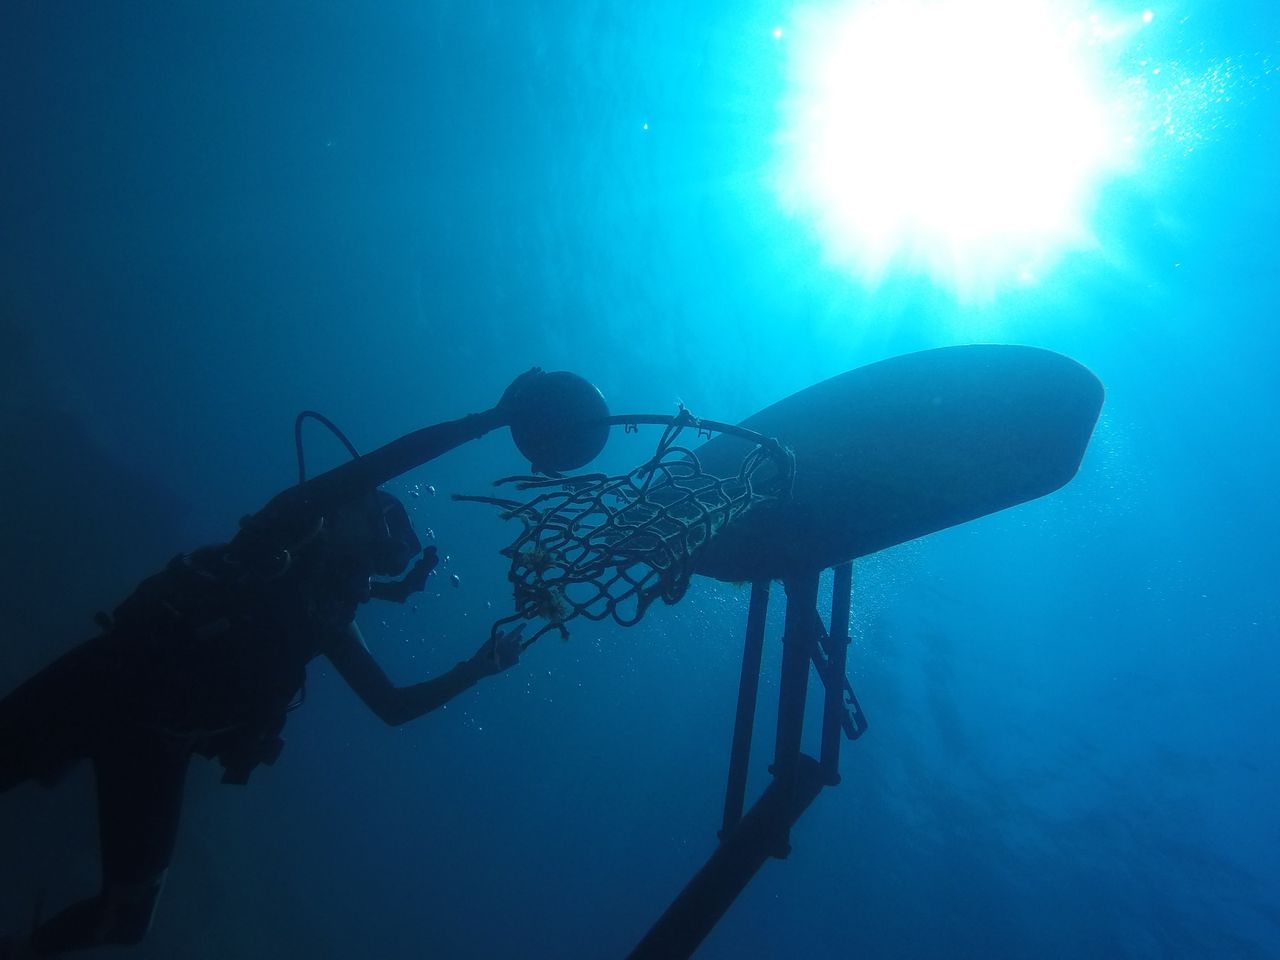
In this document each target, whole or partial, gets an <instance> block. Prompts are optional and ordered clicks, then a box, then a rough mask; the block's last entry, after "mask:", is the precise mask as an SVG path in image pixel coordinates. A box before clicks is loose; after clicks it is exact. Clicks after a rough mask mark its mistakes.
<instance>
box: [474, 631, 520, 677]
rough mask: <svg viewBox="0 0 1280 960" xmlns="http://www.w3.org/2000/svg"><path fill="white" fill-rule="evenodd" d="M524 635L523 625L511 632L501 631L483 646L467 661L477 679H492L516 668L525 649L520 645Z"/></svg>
mask: <svg viewBox="0 0 1280 960" xmlns="http://www.w3.org/2000/svg"><path fill="white" fill-rule="evenodd" d="M523 633H524V624H523V623H522V624H520V625H518V626H516V627H514V628H512V629H510V630H505V631H503V630H499V631H498V632H497V633H496V634H495V635H494V636H492V637H490V638H489V639H488V640H486V641H485V642H484V643H483V644H481V646H480V649H479V650H477V651H476V652H475V655H474V656H472V658H471V659H470V660H468V661H467V663H468V664H469V665H470V666H471V669H472V670H474V671H475V674H476V678H477V679H480V678H482V677H491V676H493V675H494V674H495V673H501V672H502V671H503V670H506V669H507V668H508V667H513V666H515V665H516V663H517V661H519V659H520V652H521V651H522V650H523V649H524V648H523V647H522V646H521V644H520V641H521V634H523Z"/></svg>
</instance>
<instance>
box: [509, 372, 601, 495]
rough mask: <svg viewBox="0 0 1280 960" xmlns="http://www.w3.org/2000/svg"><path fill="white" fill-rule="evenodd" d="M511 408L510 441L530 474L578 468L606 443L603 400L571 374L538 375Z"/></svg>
mask: <svg viewBox="0 0 1280 960" xmlns="http://www.w3.org/2000/svg"><path fill="white" fill-rule="evenodd" d="M514 407H515V412H514V413H513V414H512V418H511V438H512V439H513V440H515V442H516V446H517V447H519V448H520V452H521V453H523V454H524V455H525V456H526V457H528V458H529V462H530V464H532V465H533V469H535V470H540V471H543V472H554V473H563V472H564V471H566V470H577V469H578V468H579V467H582V466H585V465H586V464H588V463H590V462H591V461H592V460H594V459H595V458H596V457H597V456H599V454H600V451H601V450H603V449H604V445H605V441H607V440H608V439H609V424H608V423H607V422H606V419H607V418H608V416H609V407H608V405H607V404H606V403H605V402H604V396H603V395H602V394H601V393H600V391H599V390H597V389H596V388H595V387H594V386H593V385H592V384H591V383H590V382H588V381H587V380H584V379H583V378H582V377H580V376H578V375H577V374H576V373H569V372H568V371H564V370H562V371H558V372H555V373H544V374H542V375H541V376H540V377H537V378H536V379H535V380H533V381H532V382H531V383H529V384H528V385H527V386H526V387H524V388H523V389H522V390H521V391H520V393H519V394H518V395H517V396H516V398H515V404H514Z"/></svg>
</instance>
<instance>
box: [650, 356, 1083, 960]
mask: <svg viewBox="0 0 1280 960" xmlns="http://www.w3.org/2000/svg"><path fill="white" fill-rule="evenodd" d="M1102 399H1103V389H1102V385H1101V383H1099V382H1098V380H1097V378H1096V377H1094V376H1093V374H1091V373H1090V372H1089V371H1088V370H1086V369H1085V368H1084V367H1082V366H1080V365H1079V364H1077V363H1075V362H1074V361H1072V360H1069V359H1067V358H1066V357H1062V356H1060V355H1058V354H1054V353H1050V352H1048V351H1045V350H1038V349H1034V348H1029V347H1013V346H967V347H950V348H944V349H940V350H929V351H924V352H922V353H915V354H910V355H908V356H904V357H897V358H894V359H891V360H885V361H883V362H881V363H875V364H871V365H870V366H867V367H861V368H859V369H857V370H852V371H850V372H848V373H845V374H842V375H840V376H838V377H834V378H832V379H830V380H827V381H825V382H823V383H820V384H817V385H816V386H813V387H810V388H809V389H807V390H802V391H801V392H799V393H797V394H794V395H793V396H790V397H788V398H786V399H785V400H782V401H780V402H778V403H776V404H774V405H773V406H771V407H768V408H766V409H765V410H762V411H761V412H760V413H758V414H756V415H755V416H753V417H750V418H748V419H747V420H745V421H743V423H742V424H740V427H741V428H745V429H746V430H749V431H751V433H752V434H753V435H763V436H766V437H772V438H775V439H776V440H777V441H778V442H779V443H780V444H781V445H782V446H783V447H785V448H787V449H788V450H789V451H791V453H793V454H794V473H793V474H792V475H785V471H783V470H780V471H779V473H778V475H777V476H776V477H774V478H772V479H773V480H775V481H776V482H777V484H778V486H779V488H781V487H782V486H785V487H787V488H789V489H788V492H787V495H785V496H784V495H776V496H773V497H770V496H769V494H770V493H771V492H773V493H779V492H780V489H779V490H773V491H771V488H770V480H771V477H770V476H769V474H768V471H769V470H770V469H771V468H772V464H773V461H769V462H768V463H766V464H765V465H764V466H763V467H762V468H761V471H760V472H759V473H758V474H757V475H756V476H755V478H754V488H755V490H756V492H757V494H758V495H760V496H761V501H760V502H759V504H758V505H757V506H756V507H755V508H754V509H752V510H750V511H746V512H744V513H743V515H742V516H741V517H740V518H737V519H735V520H734V521H733V522H731V523H728V524H725V525H724V526H723V528H721V529H719V530H717V531H716V533H715V535H714V536H713V537H711V538H710V539H709V540H707V541H706V542H705V543H703V544H701V545H700V547H699V549H698V550H697V551H696V556H695V560H694V569H695V572H697V573H702V574H705V575H707V576H711V577H715V578H717V579H721V580H731V581H742V580H746V581H751V583H752V589H751V602H750V606H749V608H748V612H747V630H746V643H745V648H744V653H743V664H742V675H741V679H740V682H739V690H738V708H737V715H736V718H735V723H734V731H733V740H732V747H731V750H730V756H729V775H728V785H727V788H726V791H725V804H724V817H723V822H722V825H721V829H720V833H719V845H718V846H717V847H716V849H715V850H714V851H713V852H712V854H711V856H710V857H709V858H708V859H707V862H706V863H705V864H704V865H703V867H702V868H701V869H700V870H699V871H698V872H697V873H696V874H695V875H694V877H693V878H692V879H691V880H690V881H689V883H688V884H687V885H686V886H685V888H684V890H682V891H681V892H680V894H679V895H678V896H677V897H676V898H675V900H674V901H672V903H671V905H670V906H669V907H668V908H667V910H666V912H665V913H663V914H662V916H661V917H660V918H659V919H658V921H657V922H656V923H655V924H654V925H653V927H652V928H651V929H650V930H649V932H648V933H647V934H646V935H645V936H644V938H643V939H642V940H641V941H640V943H639V944H638V945H637V946H636V948H635V949H634V950H633V951H632V953H631V955H630V958H631V960H676V958H681V957H689V956H691V955H692V954H693V953H694V951H695V950H697V948H698V946H699V944H701V943H702V941H703V939H704V938H705V937H706V935H707V934H708V933H709V932H710V931H711V929H712V927H714V926H715V924H716V923H717V922H718V921H719V919H720V918H721V917H722V916H723V915H724V913H725V911H726V910H728V908H729V907H730V905H732V903H733V901H734V900H735V899H736V897H737V896H738V894H739V893H741V892H742V890H743V889H744V888H745V887H746V885H747V884H748V883H749V882H750V880H751V878H752V877H753V876H755V874H756V872H757V871H758V870H759V869H760V867H761V866H763V865H764V863H765V861H766V860H768V859H769V858H770V857H777V858H783V857H786V856H787V855H788V854H789V853H790V850H791V847H790V832H791V827H792V826H793V825H794V824H795V822H796V821H797V820H798V819H799V817H800V816H801V814H803V813H804V811H805V810H806V809H808V807H809V805H810V804H811V803H812V802H813V801H814V799H815V798H816V797H817V795H818V793H820V792H821V790H822V788H823V787H825V786H832V785H834V784H836V783H838V782H839V780H840V776H839V751H840V740H841V737H842V736H843V737H845V738H847V739H856V738H857V737H858V736H860V735H861V734H862V733H863V732H864V731H865V730H866V727H867V724H866V720H865V718H864V717H863V715H862V710H861V708H860V707H859V705H858V701H857V698H856V697H855V695H854V693H853V688H852V687H851V686H850V684H849V681H848V680H847V678H846V675H845V661H846V653H847V649H848V645H849V623H850V613H851V595H852V585H853V565H852V561H853V560H854V559H855V558H857V557H861V556H866V555H867V554H870V553H874V552H876V551H878V550H883V549H885V548H886V547H890V546H893V545H894V544H898V543H903V542H905V541H908V540H912V539H915V538H916V537H920V536H924V535H925V534H928V533H932V532H934V531H937V530H942V529H944V528H946V527H949V526H954V525H955V524H958V523H963V522H965V521H967V520H972V519H975V518H977V517H981V516H984V515H986V514H989V513H994V512H995V511H998V510H1002V509H1005V508H1006V507H1011V506H1014V505H1015V504H1019V503H1023V502H1025V501H1027V500H1032V499H1034V498H1036V497H1041V496H1044V495H1045V494H1048V493H1051V492H1052V491H1054V490H1056V489H1058V488H1059V487H1061V486H1062V485H1063V484H1065V483H1066V482H1067V481H1069V480H1070V479H1071V478H1072V477H1073V476H1074V475H1075V473H1076V471H1077V470H1078V468H1079V465H1080V462H1081V459H1082V457H1083V456H1084V452H1085V448H1086V446H1087V445H1088V442H1089V438H1090V436H1091V434H1092V432H1093V427H1094V424H1095V423H1096V421H1097V417H1098V413H1099V411H1100V410H1101V406H1102ZM741 437H742V435H741V434H736V435H735V434H729V433H726V434H723V435H721V436H718V437H715V438H714V439H712V440H710V441H709V442H708V443H706V444H704V445H703V446H701V447H699V448H698V449H697V450H695V451H694V454H695V455H696V458H697V461H698V463H699V465H700V469H701V470H703V471H705V472H707V473H710V474H713V475H716V476H720V477H727V476H732V475H733V474H734V472H735V471H736V470H737V469H738V467H739V465H740V464H741V462H742V459H743V456H744V452H749V451H750V450H751V449H752V443H753V442H756V441H752V440H750V439H747V440H744V439H742V438H741ZM827 567H833V568H834V576H833V585H832V604H831V610H832V613H831V623H830V628H829V629H828V628H827V627H826V626H825V625H824V624H823V622H822V618H821V616H820V614H819V613H818V608H817V599H818V589H819V576H820V573H821V571H822V570H823V569H825V568H827ZM772 580H781V581H782V583H783V586H784V588H785V593H786V605H787V606H786V620H785V627H784V631H783V637H782V643H783V654H782V667H781V680H780V684H779V697H778V721H777V730H776V740H775V746H774V759H773V764H772V766H771V767H770V772H771V773H772V775H773V779H772V781H771V782H770V784H769V786H768V787H767V788H766V789H765V791H764V792H763V794H762V795H761V796H760V798H759V799H758V800H757V801H756V802H755V803H754V804H753V805H752V806H751V807H750V809H749V810H747V811H746V812H745V813H744V812H743V806H744V802H745V793H746V782H747V758H748V756H749V754H750V748H751V740H752V729H753V726H754V720H755V712H756V710H755V708H756V691H757V689H758V686H759V674H760V663H761V651H762V646H763V643H764V633H765V612H766V609H767V606H768V602H769V586H770V581H772ZM810 664H812V665H813V666H814V667H815V668H816V672H817V674H818V678H819V679H820V680H821V681H822V684H823V694H824V708H823V719H822V729H821V737H820V749H819V754H818V758H817V759H814V758H812V757H810V756H808V755H806V754H804V753H802V752H801V743H802V728H803V723H804V710H805V700H806V697H807V690H808V684H809V668H810Z"/></svg>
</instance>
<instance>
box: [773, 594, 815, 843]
mask: <svg viewBox="0 0 1280 960" xmlns="http://www.w3.org/2000/svg"><path fill="white" fill-rule="evenodd" d="M783 586H784V587H786V591H787V619H786V628H785V631H784V633H783V635H782V679H781V681H780V683H779V686H778V738H777V741H776V743H775V746H774V754H773V766H772V767H771V768H770V772H771V773H772V774H773V777H774V780H776V781H777V788H778V789H779V791H781V793H782V797H783V799H782V801H781V805H782V808H783V809H788V810H789V809H790V808H791V806H792V804H791V795H792V793H793V792H794V790H795V781H796V768H797V765H798V764H799V762H800V735H801V733H802V731H803V729H804V701H805V693H806V691H807V689H808V686H809V663H810V661H811V660H812V659H813V644H815V643H816V642H817V637H816V634H815V631H814V622H813V615H814V614H813V611H814V609H815V608H816V606H817V603H818V574H817V572H816V571H815V572H813V573H806V574H804V575H802V576H800V577H796V578H794V579H790V580H785V581H783ZM790 833H791V831H790V824H788V825H787V827H786V828H785V829H784V830H782V831H781V832H780V833H779V836H778V848H777V850H776V851H775V852H774V856H776V857H778V858H783V857H785V856H786V855H787V854H788V853H789V852H790V850H791V838H790Z"/></svg>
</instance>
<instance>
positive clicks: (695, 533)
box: [455, 407, 794, 647]
mask: <svg viewBox="0 0 1280 960" xmlns="http://www.w3.org/2000/svg"><path fill="white" fill-rule="evenodd" d="M645 419H646V420H656V421H658V422H663V423H665V424H666V428H665V429H664V430H663V433H662V437H661V439H660V440H659V441H658V446H657V449H656V450H655V452H654V455H653V456H652V457H651V458H650V459H649V460H648V461H646V462H645V463H643V464H641V465H640V466H638V467H636V468H635V469H634V470H632V471H631V472H630V473H627V474H624V475H622V476H609V475H607V474H603V473H593V474H584V475H581V476H576V477H557V478H546V477H536V476H515V477H506V478H504V479H502V480H498V481H496V482H495V484H494V485H495V486H507V487H510V488H512V489H514V490H518V491H530V492H532V497H531V498H530V499H528V500H525V501H520V500H516V499H510V498H503V497H484V496H458V497H455V499H458V500H467V501H473V502H478V503H488V504H492V505H493V506H496V507H498V508H500V509H501V510H502V513H501V516H502V518H503V519H504V520H511V519H514V520H519V521H520V524H521V532H520V534H519V535H518V536H517V537H516V538H515V540H514V541H513V542H512V544H511V545H510V546H509V547H506V548H504V549H503V550H502V555H503V556H505V557H507V559H508V560H509V561H510V564H511V565H510V568H509V570H508V573H507V576H508V579H509V580H510V581H511V583H512V584H513V585H514V592H515V613H513V614H511V615H510V616H508V617H504V618H502V619H501V620H498V621H497V622H496V623H494V625H493V630H492V633H493V634H494V635H496V634H497V633H498V631H500V630H502V629H503V628H504V627H506V626H508V625H510V624H514V623H516V622H517V621H527V620H534V619H542V620H544V621H546V622H545V624H544V625H543V626H542V627H541V628H540V629H538V630H537V631H536V632H535V633H534V634H533V635H532V636H530V637H528V638H526V639H525V640H524V641H523V646H525V647H527V646H529V644H531V643H533V642H534V641H535V640H537V639H538V638H539V637H541V636H542V635H543V634H545V633H547V632H548V631H551V630H557V631H558V632H559V633H560V636H561V638H562V639H568V636H569V631H568V628H567V626H566V624H567V623H568V622H569V621H570V620H573V619H574V618H576V617H586V618H587V619H588V620H595V621H602V620H607V619H612V620H614V621H615V622H617V623H618V624H620V625H621V626H624V627H629V626H632V625H634V624H636V623H638V622H639V621H640V619H641V618H642V617H643V616H644V614H645V611H646V610H647V609H648V608H649V606H650V605H651V604H652V603H653V602H654V601H655V600H657V599H659V598H661V599H662V601H663V602H664V603H668V604H673V603H675V602H676V601H678V600H679V599H680V598H681V597H683V596H684V594H685V591H686V590H688V588H689V580H690V578H691V577H692V576H693V570H694V565H695V562H696V560H697V557H698V554H699V552H700V551H701V549H702V548H703V547H705V546H706V545H707V544H708V543H709V542H710V541H711V540H712V539H713V538H714V537H715V536H716V535H717V534H718V533H719V532H720V531H721V530H723V529H724V528H725V527H726V526H728V525H729V524H731V523H733V522H735V521H736V520H738V519H740V518H741V517H742V516H743V515H745V514H746V513H748V512H750V511H751V510H754V509H757V508H759V507H760V506H762V505H763V504H767V503H774V502H777V501H779V500H780V499H783V498H785V497H787V496H789V495H790V490H791V480H792V476H793V473H794V457H793V456H792V455H791V453H790V451H788V450H785V449H783V448H782V446H781V445H780V444H779V443H778V442H777V441H776V440H774V439H771V438H768V437H764V436H762V435H761V434H758V433H754V432H753V431H750V430H744V429H742V428H740V427H731V426H728V425H725V424H714V425H712V424H710V422H709V421H699V420H697V419H695V418H694V417H693V416H692V415H691V414H690V413H689V412H688V411H687V410H685V409H684V408H683V407H682V408H681V409H680V413H679V414H678V415H676V416H672V417H659V418H645ZM614 420H615V421H616V422H623V423H625V424H626V426H627V429H628V431H630V430H633V429H635V421H633V420H628V419H627V418H621V417H619V418H614ZM688 428H693V429H695V430H696V431H697V435H698V436H702V437H709V436H710V435H711V431H712V429H714V430H716V431H718V432H722V433H732V434H733V435H735V436H739V437H741V438H743V439H746V440H748V441H751V442H752V443H753V444H754V446H753V447H752V448H751V449H750V450H749V451H748V452H747V454H746V455H745V456H744V458H743V460H742V464H741V467H740V468H739V470H738V472H737V474H736V475H734V476H731V477H717V476H713V475H712V474H709V473H707V472H706V471H705V470H704V469H703V467H702V463H701V461H700V460H699V459H698V456H697V454H695V453H694V452H693V451H692V450H691V449H689V448H688V447H685V446H682V445H680V444H679V443H678V442H677V441H678V439H679V437H680V435H681V434H682V433H683V432H684V431H685V430H686V429H688Z"/></svg>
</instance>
